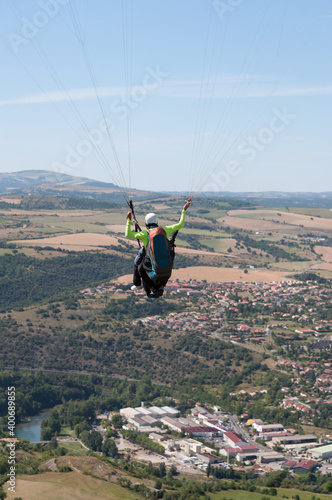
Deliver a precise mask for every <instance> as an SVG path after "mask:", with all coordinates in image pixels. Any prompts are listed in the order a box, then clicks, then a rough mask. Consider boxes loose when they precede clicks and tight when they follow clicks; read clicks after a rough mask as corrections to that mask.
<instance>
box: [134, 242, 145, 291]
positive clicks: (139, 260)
mask: <svg viewBox="0 0 332 500" xmlns="http://www.w3.org/2000/svg"><path fill="white" fill-rule="evenodd" d="M144 257H145V248H144V247H141V248H140V249H139V250H138V254H137V255H136V257H135V260H134V266H135V267H134V276H133V284H134V285H136V286H141V284H142V282H141V276H140V273H139V271H138V266H139V265H140V264H141V263H142V260H143V259H144Z"/></svg>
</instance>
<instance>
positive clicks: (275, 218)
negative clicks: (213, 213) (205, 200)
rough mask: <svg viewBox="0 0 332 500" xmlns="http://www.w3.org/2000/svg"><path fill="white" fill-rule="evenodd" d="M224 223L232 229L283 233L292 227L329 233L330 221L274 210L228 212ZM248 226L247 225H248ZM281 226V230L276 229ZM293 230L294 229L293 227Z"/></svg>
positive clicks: (331, 224) (331, 223) (331, 226)
mask: <svg viewBox="0 0 332 500" xmlns="http://www.w3.org/2000/svg"><path fill="white" fill-rule="evenodd" d="M224 219H225V222H226V223H227V224H229V225H231V226H234V227H240V228H243V229H248V227H249V226H250V229H252V230H254V231H260V230H273V229H275V230H278V231H284V230H285V229H290V228H292V226H297V227H301V226H302V227H304V228H306V229H309V230H316V231H317V230H320V231H331V229H332V219H330V218H322V217H311V216H309V215H304V214H296V213H289V212H282V211H280V212H278V211H275V210H269V211H267V210H266V209H264V210H230V211H229V212H228V216H227V217H225V218H224ZM248 224H249V225H248ZM280 224H282V227H281V228H279V227H278V228H277V227H276V226H279V225H280ZM293 229H294V227H293Z"/></svg>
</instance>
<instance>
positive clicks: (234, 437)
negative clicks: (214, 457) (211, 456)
mask: <svg viewBox="0 0 332 500" xmlns="http://www.w3.org/2000/svg"><path fill="white" fill-rule="evenodd" d="M224 436H225V440H226V441H227V443H228V444H229V445H230V446H232V447H233V448H234V447H236V446H243V445H246V444H248V443H247V442H246V441H245V440H244V439H243V438H241V436H239V435H238V434H236V433H235V432H232V431H228V432H225V434H224Z"/></svg>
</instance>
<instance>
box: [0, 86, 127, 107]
mask: <svg viewBox="0 0 332 500" xmlns="http://www.w3.org/2000/svg"><path fill="white" fill-rule="evenodd" d="M97 92H98V95H99V97H102V98H105V97H106V98H108V97H118V96H124V95H126V87H99V88H98V89H97ZM91 99H96V90H95V89H94V88H81V89H69V90H67V91H63V92H61V91H51V92H41V93H38V94H30V95H27V96H24V97H17V98H13V99H4V100H2V101H0V106H6V105H12V104H43V103H49V102H65V101H83V100H91Z"/></svg>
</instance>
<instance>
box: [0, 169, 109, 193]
mask: <svg viewBox="0 0 332 500" xmlns="http://www.w3.org/2000/svg"><path fill="white" fill-rule="evenodd" d="M36 187H44V188H46V187H47V188H48V189H50V188H51V189H52V188H53V189H54V188H59V189H60V188H62V189H68V188H69V189H71V190H74V189H75V187H79V188H80V190H82V187H86V188H104V189H111V190H118V187H117V186H115V184H112V183H107V182H99V181H94V180H92V179H87V178H85V177H73V176H72V175H67V174H61V173H57V172H49V171H48V170H24V171H21V172H13V173H4V174H0V193H2V194H4V193H8V192H11V191H15V192H17V191H27V190H31V189H32V190H34V188H36Z"/></svg>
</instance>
